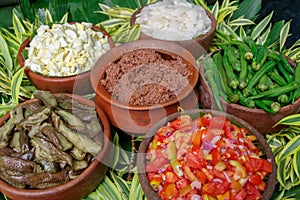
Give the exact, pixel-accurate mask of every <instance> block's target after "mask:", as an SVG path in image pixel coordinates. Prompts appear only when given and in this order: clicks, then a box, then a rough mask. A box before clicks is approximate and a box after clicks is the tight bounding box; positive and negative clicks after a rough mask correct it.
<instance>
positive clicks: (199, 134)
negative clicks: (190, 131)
mask: <svg viewBox="0 0 300 200" xmlns="http://www.w3.org/2000/svg"><path fill="white" fill-rule="evenodd" d="M203 132H204V129H200V130H197V132H196V133H195V134H194V137H193V140H192V144H193V147H198V148H199V147H200V146H201V144H202V134H203Z"/></svg>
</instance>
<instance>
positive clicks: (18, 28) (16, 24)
mask: <svg viewBox="0 0 300 200" xmlns="http://www.w3.org/2000/svg"><path fill="white" fill-rule="evenodd" d="M12 24H13V28H14V34H15V35H16V36H17V38H18V40H19V41H20V42H21V41H22V34H23V33H24V32H25V28H24V26H23V24H22V22H21V21H20V19H19V18H18V17H17V15H16V14H15V13H13V18H12Z"/></svg>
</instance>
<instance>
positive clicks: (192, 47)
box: [130, 6, 217, 58]
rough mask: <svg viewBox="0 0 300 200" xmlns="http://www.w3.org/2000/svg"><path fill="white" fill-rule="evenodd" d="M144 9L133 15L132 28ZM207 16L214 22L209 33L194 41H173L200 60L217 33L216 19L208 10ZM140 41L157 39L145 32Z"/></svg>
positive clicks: (141, 33)
mask: <svg viewBox="0 0 300 200" xmlns="http://www.w3.org/2000/svg"><path fill="white" fill-rule="evenodd" d="M144 7H145V6H144ZM144 7H141V8H139V9H137V10H136V11H135V12H134V13H133V14H132V16H131V18H130V25H132V26H133V25H135V20H136V15H137V14H139V13H140V12H141V11H142V9H143V8H144ZM206 14H207V15H208V17H209V18H210V19H211V22H212V23H211V29H210V31H209V32H208V33H206V34H205V35H203V36H201V37H197V38H195V39H192V40H182V41H172V42H175V43H177V44H179V45H181V46H182V47H184V48H186V49H187V50H189V51H190V52H191V53H192V54H193V55H194V57H195V58H198V57H199V56H201V55H203V54H205V53H206V52H207V51H208V50H209V48H210V45H211V43H212V41H213V38H214V34H215V31H216V26H217V22H216V19H215V17H214V16H213V15H212V13H211V12H209V11H207V10H206ZM140 39H156V38H153V37H151V36H148V35H146V34H144V33H143V32H140ZM158 40H159V39H158Z"/></svg>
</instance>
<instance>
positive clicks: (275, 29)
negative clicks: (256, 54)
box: [266, 20, 284, 46]
mask: <svg viewBox="0 0 300 200" xmlns="http://www.w3.org/2000/svg"><path fill="white" fill-rule="evenodd" d="M283 25H284V20H281V21H278V22H276V23H275V24H274V25H273V26H272V29H271V31H270V34H269V36H268V39H267V43H266V44H267V46H271V45H272V44H274V43H278V42H279V35H280V30H281V28H282V27H283Z"/></svg>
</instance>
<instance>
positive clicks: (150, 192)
mask: <svg viewBox="0 0 300 200" xmlns="http://www.w3.org/2000/svg"><path fill="white" fill-rule="evenodd" d="M205 113H211V114H212V115H213V116H224V117H226V118H227V119H228V120H230V121H231V122H232V123H234V124H236V125H237V126H240V127H245V128H247V129H248V130H249V132H250V133H252V134H253V135H255V136H256V137H257V141H258V142H259V143H260V144H261V146H262V151H263V152H264V153H265V156H266V157H267V158H268V159H270V160H271V163H272V168H273V172H272V173H271V174H270V175H269V177H268V181H267V188H266V190H265V191H264V193H263V194H262V199H264V200H268V199H270V198H271V196H272V194H273V192H274V189H275V185H276V181H277V179H276V174H277V167H276V162H275V158H274V154H273V152H272V150H271V149H270V147H269V146H268V144H267V142H266V140H265V139H264V137H263V136H262V135H261V134H260V133H259V132H258V131H257V130H256V129H255V128H254V127H253V126H251V125H250V124H249V123H247V122H246V121H244V120H242V119H240V118H238V117H236V116H234V115H230V114H227V113H224V112H220V111H216V110H210V109H192V110H185V111H182V112H178V113H174V114H172V115H169V116H167V117H166V118H164V119H162V120H160V121H159V122H158V123H156V124H155V125H154V126H153V127H152V128H151V129H150V130H149V132H148V133H147V134H146V136H145V138H144V139H143V141H142V143H141V144H140V146H139V151H138V156H137V171H138V176H139V180H140V184H141V187H142V189H143V191H144V193H145V195H146V197H147V199H151V200H159V199H160V198H159V197H158V195H157V193H156V192H155V191H154V189H153V188H152V186H151V185H150V184H149V181H148V178H147V174H146V170H145V168H146V152H147V149H148V146H149V144H150V143H151V141H152V140H153V137H154V135H155V134H156V132H157V131H158V129H159V128H160V127H162V126H164V125H165V124H166V123H167V122H169V121H172V120H174V119H176V118H177V117H179V116H181V115H189V116H191V117H192V118H193V119H195V118H197V117H200V116H203V115H204V114H205Z"/></svg>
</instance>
